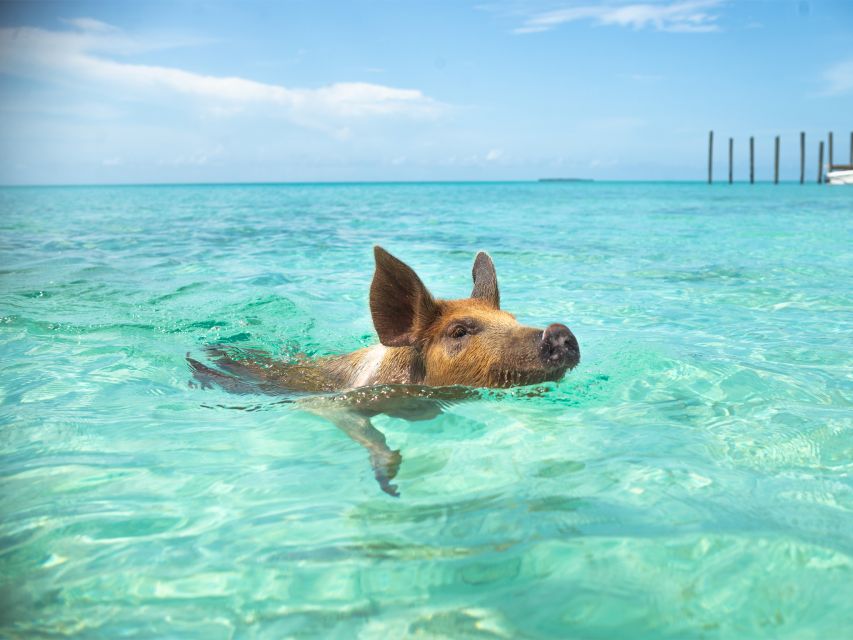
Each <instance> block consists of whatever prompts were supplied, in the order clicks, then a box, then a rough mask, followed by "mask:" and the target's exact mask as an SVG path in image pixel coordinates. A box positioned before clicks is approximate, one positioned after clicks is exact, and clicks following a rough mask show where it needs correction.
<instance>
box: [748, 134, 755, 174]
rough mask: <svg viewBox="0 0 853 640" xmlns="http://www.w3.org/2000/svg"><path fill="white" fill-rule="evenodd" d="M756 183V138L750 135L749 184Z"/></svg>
mask: <svg viewBox="0 0 853 640" xmlns="http://www.w3.org/2000/svg"><path fill="white" fill-rule="evenodd" d="M754 183H755V138H753V137H752V136H749V184H754Z"/></svg>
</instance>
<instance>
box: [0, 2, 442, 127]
mask: <svg viewBox="0 0 853 640" xmlns="http://www.w3.org/2000/svg"><path fill="white" fill-rule="evenodd" d="M66 22H67V23H68V24H71V25H72V26H74V27H75V30H72V31H48V30H45V29H39V28H33V27H21V28H0V73H6V74H10V75H24V76H35V77H40V78H47V79H55V80H58V81H63V82H67V81H68V79H69V77H71V78H73V79H74V80H75V81H76V80H79V79H82V80H89V81H95V82H99V83H101V84H102V85H103V86H106V87H110V88H114V89H115V90H117V91H121V93H122V95H125V94H126V91H127V90H128V89H130V90H134V91H137V92H141V93H143V94H147V95H154V96H156V97H158V98H161V99H162V93H163V92H166V93H167V94H177V95H182V96H185V97H187V98H189V99H191V100H194V101H196V102H197V103H199V104H200V105H201V106H202V107H203V109H204V110H205V112H206V113H209V114H212V115H217V116H228V115H234V114H238V113H241V112H243V111H246V110H248V109H250V108H259V107H260V108H267V109H272V110H273V111H274V113H277V114H279V115H282V116H284V117H288V118H289V119H291V120H293V121H295V122H297V123H299V124H303V125H308V126H315V127H318V128H323V129H328V130H329V131H330V132H340V131H342V130H343V129H341V127H340V122H341V121H347V120H351V119H354V118H364V117H372V116H383V117H386V116H405V117H416V118H420V117H434V116H436V115H439V114H440V113H441V112H442V111H444V110H445V108H446V107H445V105H442V104H441V103H439V102H437V101H435V100H433V99H431V98H429V97H428V96H426V95H424V94H423V93H422V92H421V91H419V90H417V89H400V88H396V87H388V86H384V85H380V84H374V83H367V82H337V83H334V84H329V85H326V86H322V87H319V88H314V89H307V88H291V87H286V86H283V85H278V84H269V83H264V82H258V81H255V80H250V79H247V78H241V77H236V76H232V77H224V76H212V75H204V74H199V73H195V72H192V71H185V70H183V69H178V68H173V67H163V66H153V65H144V64H132V63H128V62H124V61H118V60H116V59H114V56H116V55H128V54H132V53H135V52H138V51H142V50H145V48H146V46H147V45H146V43H145V42H144V41H139V40H138V39H134V38H131V37H129V36H126V35H125V34H123V32H121V31H120V30H118V29H116V28H114V27H112V26H110V25H107V24H105V23H103V22H100V21H97V20H93V19H91V18H77V19H72V20H66ZM151 46H158V45H156V44H152V45H151ZM158 92H159V93H158Z"/></svg>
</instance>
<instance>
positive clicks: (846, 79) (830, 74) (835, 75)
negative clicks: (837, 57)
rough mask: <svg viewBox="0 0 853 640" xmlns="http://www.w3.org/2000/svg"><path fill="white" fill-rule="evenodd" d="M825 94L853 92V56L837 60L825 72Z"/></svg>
mask: <svg viewBox="0 0 853 640" xmlns="http://www.w3.org/2000/svg"><path fill="white" fill-rule="evenodd" d="M822 75H823V80H824V82H825V85H826V86H825V89H824V92H823V93H824V94H825V95H839V94H842V93H850V92H853V58H850V59H848V60H842V61H841V62H837V63H835V64H834V65H832V66H831V67H829V68H828V69H826V70H825V71H824V72H823V74H822Z"/></svg>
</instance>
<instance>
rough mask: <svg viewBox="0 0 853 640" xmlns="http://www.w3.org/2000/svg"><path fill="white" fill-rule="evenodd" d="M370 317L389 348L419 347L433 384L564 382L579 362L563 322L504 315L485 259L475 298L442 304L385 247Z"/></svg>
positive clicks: (478, 266)
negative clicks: (533, 322) (524, 321)
mask: <svg viewBox="0 0 853 640" xmlns="http://www.w3.org/2000/svg"><path fill="white" fill-rule="evenodd" d="M374 253H375V257H376V272H375V273H374V275H373V282H372V284H371V285H370V312H371V314H372V316H373V325H374V327H375V328H376V333H378V334H379V340H380V341H381V342H382V344H383V345H385V346H387V347H411V348H413V349H415V351H416V352H417V353H418V356H419V358H420V364H421V365H422V367H423V375H424V379H423V380H424V383H425V384H427V385H431V386H445V385H457V384H458V385H467V386H472V387H511V386H515V385H525V384H536V383H539V382H545V381H546V380H559V379H560V378H562V377H563V375H564V374H565V373H566V371H568V370H569V369H572V368H573V367H575V365H577V364H578V362H579V361H580V349H579V347H578V341H577V340H576V339H575V336H574V334H572V332H571V331H569V328H568V327H566V326H565V325H563V324H552V325H549V326H548V327H547V328H546V329H534V328H533V327H525V326H523V325H521V324H519V323H518V321H517V320H516V319H515V316H513V315H512V314H511V313H508V312H506V311H503V310H501V308H500V294H499V292H498V280H497V274H496V273H495V266H494V264H493V263H492V259H491V258H490V257H489V256H488V255H487V254H485V253H479V254H477V258H476V260H475V261H474V269H473V277H474V290H473V291H472V292H471V297H470V298H465V299H462V300H437V299H436V298H433V297H432V295H431V294H430V292H429V291H428V290H427V288H426V287H425V286H424V284H423V283H422V282H421V279H420V278H419V277H418V275H417V274H416V273H415V272H414V271H413V270H412V269H411V268H410V267H409V266H408V265H406V264H404V263H403V262H401V261H400V260H398V259H397V258H395V257H394V256H392V255H391V254H390V253H388V252H387V251H385V250H384V249H383V248H382V247H375V248H374Z"/></svg>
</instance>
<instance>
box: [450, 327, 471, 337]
mask: <svg viewBox="0 0 853 640" xmlns="http://www.w3.org/2000/svg"><path fill="white" fill-rule="evenodd" d="M466 335H468V329H466V328H465V327H463V326H462V325H461V324H457V325H456V326H455V327H452V328H451V329H450V337H451V338H461V337H462V336H466Z"/></svg>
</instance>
